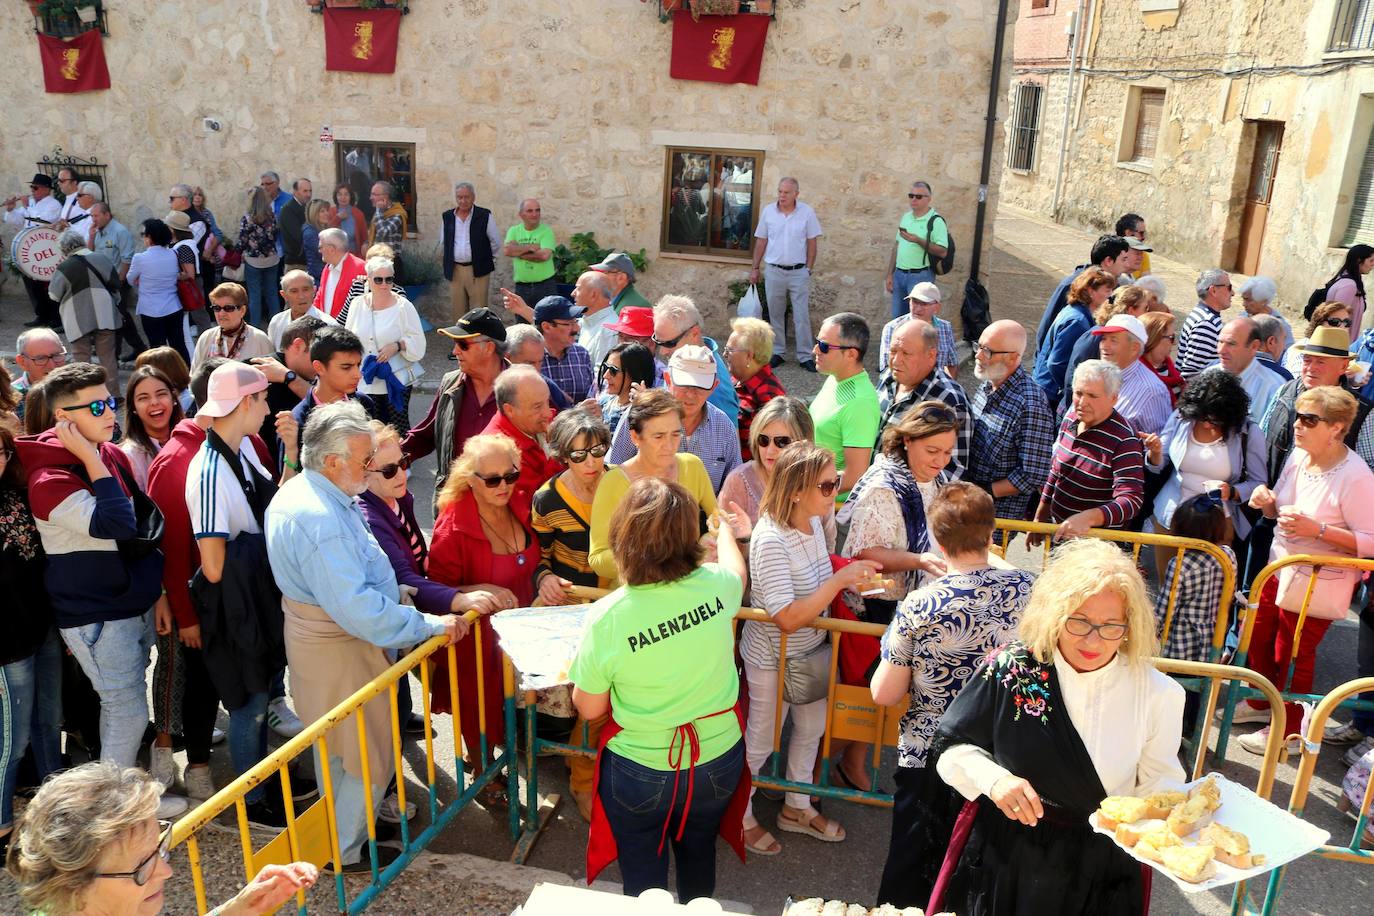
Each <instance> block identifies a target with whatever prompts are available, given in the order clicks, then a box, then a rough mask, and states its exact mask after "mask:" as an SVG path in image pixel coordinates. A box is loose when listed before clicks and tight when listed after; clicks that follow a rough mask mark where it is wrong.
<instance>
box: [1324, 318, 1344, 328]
mask: <svg viewBox="0 0 1374 916" xmlns="http://www.w3.org/2000/svg"><path fill="white" fill-rule="evenodd" d="M1322 324H1324V325H1326V326H1327V327H1328V328H1348V327H1350V319H1349V318H1327V319H1324V320H1323V321H1322Z"/></svg>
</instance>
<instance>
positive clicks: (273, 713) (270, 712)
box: [267, 697, 305, 738]
mask: <svg viewBox="0 0 1374 916" xmlns="http://www.w3.org/2000/svg"><path fill="white" fill-rule="evenodd" d="M267 724H268V726H269V727H270V728H271V729H272V731H274V732H276V733H277V734H278V735H280V736H281V737H283V738H294V737H296V736H297V735H299V734H300V733H301V732H302V731H304V730H305V725H304V724H303V723H302V722H301V720H300V719H299V718H298V717H297V716H296V714H295V713H294V712H292V711H291V707H290V706H288V705H286V697H277V698H276V699H275V700H273V701H272V702H271V703H268V704H267Z"/></svg>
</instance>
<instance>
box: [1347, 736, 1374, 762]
mask: <svg viewBox="0 0 1374 916" xmlns="http://www.w3.org/2000/svg"><path fill="white" fill-rule="evenodd" d="M1370 751H1374V738H1366V739H1364V740H1363V741H1361V742H1360V743H1359V744H1357V745H1355V746H1354V747H1352V748H1351V749H1350V750H1348V751H1346V752H1345V755H1344V756H1342V757H1341V761H1342V762H1343V763H1344V764H1345V765H1346V766H1348V767H1353V766H1354V765H1355V764H1357V763H1359V762H1360V758H1361V757H1363V756H1364V755H1365V754H1368V753H1369V752H1370Z"/></svg>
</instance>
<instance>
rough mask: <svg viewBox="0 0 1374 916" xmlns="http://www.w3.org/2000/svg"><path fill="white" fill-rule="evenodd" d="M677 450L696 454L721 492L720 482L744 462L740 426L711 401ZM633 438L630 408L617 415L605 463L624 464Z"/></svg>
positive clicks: (633, 451)
mask: <svg viewBox="0 0 1374 916" xmlns="http://www.w3.org/2000/svg"><path fill="white" fill-rule="evenodd" d="M677 450H678V451H679V452H687V453H689V454H692V455H696V456H697V457H698V458H700V459H701V463H702V464H704V465H706V473H707V474H708V475H709V476H710V478H711V489H712V490H714V491H716V492H717V493H719V492H720V488H721V485H722V484H724V483H725V478H726V477H729V476H730V472H731V471H733V470H734V469H735V468H737V467H739V466H740V465H741V464H743V463H744V462H743V461H742V460H741V459H740V454H739V427H738V426H737V425H736V424H734V423H732V422H730V418H729V417H727V416H726V415H725V412H724V411H723V410H721V409H720V408H719V407H717V406H716V405H714V404H712V403H711V402H710V401H707V402H706V416H705V417H703V418H702V420H701V423H700V424H699V425H698V426H697V430H696V432H694V433H692V434H691V435H690V436H689V435H687V434H686V433H685V432H684V433H683V436H682V444H680V445H679V446H678V449H677ZM638 451H639V450H638V449H636V448H635V444H634V441H633V440H631V439H630V412H629V411H628V410H626V411H625V412H623V413H622V414H621V415H620V419H619V421H617V422H616V425H615V433H614V434H613V435H612V436H611V452H610V454H609V455H607V456H606V463H607V464H624V463H625V462H626V461H629V460H630V459H631V458H633V457H634V456H635V455H636V454H638Z"/></svg>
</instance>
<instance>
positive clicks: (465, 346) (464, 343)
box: [454, 337, 487, 353]
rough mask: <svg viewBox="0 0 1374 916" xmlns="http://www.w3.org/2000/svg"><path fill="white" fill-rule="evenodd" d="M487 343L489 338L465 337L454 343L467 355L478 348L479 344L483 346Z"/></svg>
mask: <svg viewBox="0 0 1374 916" xmlns="http://www.w3.org/2000/svg"><path fill="white" fill-rule="evenodd" d="M486 342H487V338H485V337H464V338H463V339H462V340H456V341H454V343H456V344H458V349H460V350H462V351H463V352H464V353H466V352H467V351H468V350H470V349H472V348H473V347H475V346H477V345H478V344H483V343H486Z"/></svg>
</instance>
